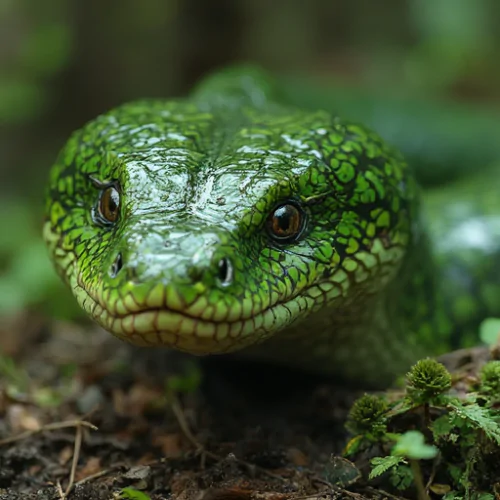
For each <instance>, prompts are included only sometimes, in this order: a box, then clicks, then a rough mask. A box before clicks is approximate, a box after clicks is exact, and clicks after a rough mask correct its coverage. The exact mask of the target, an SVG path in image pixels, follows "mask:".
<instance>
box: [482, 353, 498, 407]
mask: <svg viewBox="0 0 500 500" xmlns="http://www.w3.org/2000/svg"><path fill="white" fill-rule="evenodd" d="M480 376H481V387H480V391H481V392H482V393H484V394H488V395H490V396H491V397H492V398H494V399H495V400H498V399H500V361H489V362H488V363H486V364H485V365H484V366H483V368H482V369H481V373H480Z"/></svg>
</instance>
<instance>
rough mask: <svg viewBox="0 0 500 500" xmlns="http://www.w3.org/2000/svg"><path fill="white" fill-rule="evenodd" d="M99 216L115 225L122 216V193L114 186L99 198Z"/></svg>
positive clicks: (102, 192) (108, 188)
mask: <svg viewBox="0 0 500 500" xmlns="http://www.w3.org/2000/svg"><path fill="white" fill-rule="evenodd" d="M99 215H100V217H101V218H102V220H103V221H104V222H109V223H113V222H116V221H117V220H118V216H119V215H120V193H119V191H118V189H116V187H114V186H109V187H107V188H106V189H104V190H103V191H101V195H100V197H99Z"/></svg>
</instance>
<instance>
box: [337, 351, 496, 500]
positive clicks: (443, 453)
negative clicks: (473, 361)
mask: <svg viewBox="0 0 500 500" xmlns="http://www.w3.org/2000/svg"><path fill="white" fill-rule="evenodd" d="M499 375H500V361H490V362H489V363H487V364H486V365H485V366H484V367H483V368H482V370H481V375H480V378H481V383H480V388H479V392H474V391H475V390H476V388H477V384H476V382H474V379H473V378H471V382H470V384H471V385H470V390H469V392H468V393H464V391H463V387H462V390H461V392H460V393H457V394H455V393H451V390H452V387H451V380H452V377H451V375H450V373H449V372H448V371H447V370H446V368H445V367H444V366H443V365H441V364H440V363H438V362H436V361H434V360H430V359H424V360H421V361H419V362H418V363H416V364H415V365H414V366H413V367H412V368H411V370H410V372H409V373H408V376H407V379H406V388H405V389H406V391H405V393H404V392H398V393H397V396H398V397H397V398H395V397H394V396H393V397H390V398H388V400H389V401H391V402H390V404H387V403H385V400H384V399H382V398H381V397H380V396H370V395H364V396H363V397H362V398H360V399H359V400H358V401H356V402H355V403H354V405H353V408H352V409H351V412H350V415H349V421H348V423H347V424H346V426H347V428H348V430H350V431H351V432H353V433H355V434H356V436H355V437H354V438H353V439H352V440H351V441H350V442H349V444H348V446H347V447H346V451H347V452H348V453H349V454H350V455H354V457H355V456H356V454H357V453H358V452H360V451H363V456H365V454H366V453H370V449H372V450H373V451H374V452H377V454H379V453H380V451H382V453H385V456H377V457H375V458H373V459H372V460H371V470H370V472H369V474H368V479H369V480H372V479H374V478H379V480H381V481H383V482H384V481H385V482H386V485H387V486H385V487H387V488H391V487H392V488H395V489H397V490H406V489H408V488H410V487H412V486H414V487H416V488H417V491H418V494H419V498H420V497H421V498H426V495H427V494H426V493H425V490H426V488H425V485H426V484H427V483H428V482H429V477H432V478H433V481H431V484H430V485H429V487H430V489H431V490H432V491H433V492H435V493H437V492H440V493H439V494H440V495H444V494H445V493H446V496H445V498H448V499H449V500H451V499H457V500H458V499H464V500H465V499H489V498H491V497H490V496H488V495H489V491H491V488H492V485H493V484H494V483H495V482H500V472H499V470H498V467H496V465H495V464H496V463H498V461H500V412H498V410H496V409H495V407H494V406H493V404H494V402H495V401H497V400H498V396H499V390H498V389H499V387H500V376H499ZM459 395H460V397H459ZM381 402H384V403H381ZM374 429H376V430H377V432H374ZM405 429H408V430H406V432H403V433H402V434H401V433H398V432H399V431H401V430H405ZM426 440H427V441H428V443H426ZM429 440H430V442H429ZM361 444H362V445H363V446H361ZM431 459H436V460H433V461H431ZM434 481H435V484H434Z"/></svg>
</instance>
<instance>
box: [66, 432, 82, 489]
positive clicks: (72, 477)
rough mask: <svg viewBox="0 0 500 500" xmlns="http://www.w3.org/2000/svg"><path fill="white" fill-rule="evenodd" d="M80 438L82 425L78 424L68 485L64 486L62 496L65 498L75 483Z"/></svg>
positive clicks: (80, 443)
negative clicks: (64, 489)
mask: <svg viewBox="0 0 500 500" xmlns="http://www.w3.org/2000/svg"><path fill="white" fill-rule="evenodd" d="M82 438H83V429H82V426H81V425H79V426H78V427H77V428H76V435H75V447H74V449H73V461H72V463H71V472H70V474H69V482H68V486H67V487H66V491H65V492H64V498H66V497H67V496H68V495H69V493H70V491H71V490H72V489H73V486H74V484H75V475H76V467H77V465H78V460H79V458H80V450H81V449H82Z"/></svg>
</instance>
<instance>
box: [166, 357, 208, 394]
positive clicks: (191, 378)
mask: <svg viewBox="0 0 500 500" xmlns="http://www.w3.org/2000/svg"><path fill="white" fill-rule="evenodd" d="M185 368H186V369H185V373H184V374H183V375H171V376H169V377H168V378H167V380H166V390H167V394H169V393H171V392H174V393H179V392H181V393H187V394H189V393H193V392H195V391H196V390H197V389H198V387H199V386H200V383H201V370H200V368H199V366H198V365H197V364H196V363H186V367H185Z"/></svg>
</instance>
